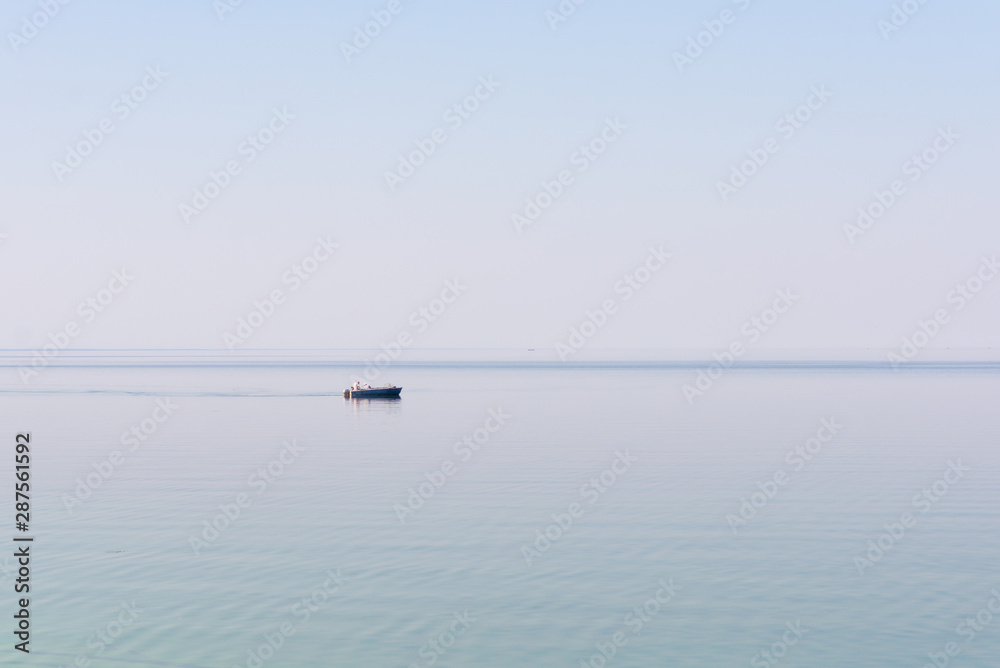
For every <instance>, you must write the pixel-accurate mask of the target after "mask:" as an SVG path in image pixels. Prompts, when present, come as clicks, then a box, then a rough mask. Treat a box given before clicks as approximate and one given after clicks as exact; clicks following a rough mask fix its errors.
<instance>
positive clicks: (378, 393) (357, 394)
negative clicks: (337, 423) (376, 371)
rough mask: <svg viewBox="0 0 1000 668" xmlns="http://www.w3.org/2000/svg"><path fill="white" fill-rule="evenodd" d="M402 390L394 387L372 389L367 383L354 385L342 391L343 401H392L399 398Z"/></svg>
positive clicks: (385, 386) (386, 386)
mask: <svg viewBox="0 0 1000 668" xmlns="http://www.w3.org/2000/svg"><path fill="white" fill-rule="evenodd" d="M402 391H403V388H401V387H396V386H395V385H383V386H382V387H372V386H370V385H369V384H368V383H354V385H351V386H350V387H349V388H347V389H346V390H344V398H345V399H392V398H395V397H398V396H399V393H400V392H402Z"/></svg>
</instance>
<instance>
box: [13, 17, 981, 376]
mask: <svg viewBox="0 0 1000 668" xmlns="http://www.w3.org/2000/svg"><path fill="white" fill-rule="evenodd" d="M234 5H235V6H234ZM560 7H562V12H563V13H560ZM907 10H909V12H910V13H907ZM46 11H48V13H49V14H51V16H48V15H46V14H45V13H44V12H46ZM998 18H1000V6H998V5H997V4H996V3H991V2H986V1H985V0H955V1H952V2H948V3H945V2H934V1H927V2H924V3H923V4H920V3H919V2H917V1H916V0H910V1H909V2H905V3H899V2H897V3H895V4H894V3H893V2H890V1H888V0H885V1H883V0H866V1H861V0H845V1H843V2H837V3H802V2H793V1H792V0H769V1H765V0H738V1H731V0H714V1H711V2H685V3H676V2H675V3H662V2H651V1H648V2H647V1H640V0H634V1H619V2H609V1H608V0H587V1H586V2H583V3H582V4H580V5H577V4H576V3H575V2H574V1H573V0H566V1H565V2H562V4H561V5H560V3H559V2H557V0H508V1H505V2H485V3H472V2H459V1H458V0H398V1H396V2H390V1H389V0H376V1H364V2H318V1H313V0H299V1H297V2H282V3H279V2H266V1H265V0H243V1H242V2H240V3H238V4H236V0H218V1H217V2H213V0H177V1H174V2H170V3H162V2H149V1H145V2H137V1H134V0H133V1H130V2H124V1H112V0H108V1H104V2H99V3H98V2H87V1H85V0H70V1H68V2H67V3H66V4H63V3H62V2H60V0H42V1H41V2H38V1H37V0H36V1H34V2H32V1H25V0H11V1H10V2H6V3H4V5H3V7H2V9H0V32H2V33H3V35H4V40H3V44H2V45H0V77H2V84H3V91H4V95H3V99H2V101H0V118H2V120H3V122H2V123H0V140H2V145H3V147H4V151H3V155H2V158H0V196H2V213H0V235H3V236H0V280H2V282H3V285H4V286H5V289H4V290H2V291H0V292H2V293H0V308H2V309H3V312H4V322H5V323H6V326H4V327H2V328H0V348H5V349H19V350H38V349H40V348H41V346H43V345H45V344H47V343H51V342H53V341H55V343H52V345H59V342H61V341H63V337H62V336H61V334H60V333H61V332H66V331H67V327H68V328H69V330H70V331H73V332H76V334H75V335H72V336H71V335H70V334H67V335H66V336H67V341H68V343H67V344H66V349H67V350H73V349H76V350H83V349H94V348H142V349H150V348H153V349H160V348H163V349H167V348H171V349H173V348H182V349H187V348H191V349H209V350H216V349H217V350H219V351H220V352H228V351H241V350H243V351H246V350H250V349H340V348H378V347H380V346H382V345H384V344H385V345H389V344H390V343H391V342H393V341H399V340H400V337H401V336H402V337H403V340H405V341H409V343H403V344H401V347H403V348H409V349H411V350H417V349H423V348H473V349H496V348H504V349H514V350H526V349H529V348H535V349H537V350H540V351H548V352H549V353H552V354H554V353H557V352H559V350H562V351H563V355H562V357H563V358H567V357H568V358H576V357H578V356H582V355H583V354H584V353H586V354H589V355H600V354H601V353H600V351H602V350H622V349H624V350H636V351H638V350H656V351H661V352H662V351H668V352H669V351H686V350H688V351H689V350H714V351H718V350H723V349H729V348H730V347H731V346H732V345H733V344H734V343H739V344H743V345H745V346H746V347H747V348H750V349H752V350H754V351H758V352H765V351H769V350H774V351H779V350H780V351H823V350H833V349H836V350H840V351H848V353H849V354H850V351H856V352H857V353H858V354H859V355H860V354H862V353H861V351H867V350H872V349H874V350H879V351H893V350H900V351H901V350H902V349H903V348H904V341H903V340H904V339H906V338H908V339H910V340H911V342H912V341H913V336H914V335H915V334H918V333H919V332H924V333H925V336H926V341H924V340H920V339H919V334H918V341H917V343H923V344H924V345H923V346H920V350H921V352H920V354H921V355H932V354H933V353H932V350H934V349H946V348H947V349H953V350H954V349H970V350H971V349H975V350H980V349H987V348H991V347H992V348H996V344H997V333H998V331H1000V327H998V325H1000V316H998V314H1000V308H998V307H1000V280H997V281H991V279H992V278H993V274H995V273H996V270H995V269H993V268H992V267H993V261H992V260H991V258H993V257H994V254H997V253H1000V231H998V230H1000V228H998V226H997V225H996V213H997V206H996V200H995V193H996V185H995V183H996V180H997V177H998V168H997V160H998V156H1000V129H998V127H997V125H996V122H995V119H996V109H997V106H998V101H1000V99H998V97H1000V96H998V77H997V73H998V65H1000V43H998V42H997V40H996V30H995V26H996V24H997V20H998ZM379 21H381V22H382V23H383V24H384V25H381V24H379V23H378V22H379ZM32 22H34V23H32ZM38 25H41V27H37V26H38ZM366 26H367V29H368V31H369V33H371V34H374V35H375V36H374V37H367V36H364V31H365V29H366ZM359 35H360V37H359ZM699 41H700V44H699ZM477 94H478V97H477ZM455 105H459V110H461V112H459V111H456V110H455ZM462 105H464V106H462ZM810 105H811V106H810ZM796 114H798V116H797V117H796ZM788 115H790V116H788ZM786 116H788V117H787V118H786ZM783 119H784V120H783ZM102 128H103V130H102ZM602 133H603V136H602ZM435 138H436V139H435ZM935 142H937V144H936V145H935ZM588 145H589V146H590V147H591V148H590V149H588V153H586V154H585V153H584V152H582V151H581V147H583V148H586V147H587V146H588ZM81 146H82V148H80V147H81ZM421 147H423V148H421ZM77 148H79V149H80V150H78V151H77V150H76V149H77ZM414 152H416V153H414ZM80 153H86V155H79V154H80ZM922 155H923V156H925V157H924V158H921V156H922ZM414 156H415V157H414ZM914 156H916V158H917V160H921V162H920V163H917V162H916V161H914ZM411 157H413V162H417V163H419V164H417V165H415V166H410V165H403V168H402V170H401V168H400V166H401V161H403V160H406V161H409V159H410V158H411ZM931 159H933V161H932V162H930V161H931ZM747 161H750V162H747ZM411 167H412V172H411ZM227 169H229V170H230V171H229V172H227ZM734 169H735V170H736V174H735V176H734ZM741 169H742V170H743V173H742V174H741V173H740V172H739V170H741ZM393 172H395V176H389V177H387V173H390V174H391V173H393ZM746 174H749V176H747V175H746ZM213 175H214V179H215V181H214V183H213ZM560 179H562V183H560ZM216 184H220V185H219V186H216ZM222 186H224V187H222ZM206 187H207V191H206ZM894 187H895V193H894V192H893V190H894ZM546 188H547V189H548V190H546ZM199 193H200V194H199ZM208 194H211V195H213V196H212V197H208V196H207V195H208ZM553 194H554V196H553ZM202 197H204V199H200V198H202ZM880 200H881V203H880ZM532 201H534V204H532ZM199 203H200V204H201V205H204V206H203V209H199V208H197V205H198V204H199ZM539 204H544V205H545V206H544V207H543V206H539ZM533 206H537V207H538V209H537V211H536V210H535V209H533V208H532V207H533ZM859 208H860V209H862V210H866V209H867V210H869V211H871V212H875V213H878V214H880V215H878V216H874V217H873V218H872V219H871V222H870V223H867V222H866V223H865V224H866V225H867V229H862V228H861V227H859V226H858V224H857V221H858V218H859ZM535 213H537V214H538V215H537V216H535V215H534V214H535ZM515 214H516V215H518V216H520V218H517V217H515ZM529 215H530V219H529ZM665 255H669V258H666V259H656V258H664V257H665ZM306 258H313V259H310V260H307V259H306ZM984 258H985V260H984ZM304 266H305V267H306V268H303V267H304ZM653 266H655V267H656V269H655V270H652V269H651V267H653ZM296 267H298V269H296ZM308 268H312V269H313V270H314V271H312V273H310V272H309V271H307V269H308ZM296 271H298V272H301V274H297V273H296ZM115 272H118V274H117V276H118V278H116V273H115ZM306 276H307V277H308V278H305V277H306ZM627 277H628V278H627ZM987 277H988V278H987ZM629 280H631V281H633V282H634V283H635V284H636V285H640V286H641V288H634V289H633V288H629V287H628V286H629V285H630V284H629V282H628V281H629ZM970 281H971V283H969V282H970ZM449 286H450V287H449ZM959 287H961V288H962V289H964V290H965V291H966V292H967V293H968V295H969V296H968V297H965V296H962V295H963V294H965V293H963V292H962V291H961V290H960V289H959ZM977 289H978V290H977ZM275 291H280V292H277V293H276V292H275ZM779 291H783V293H781V292H779ZM275 294H277V295H278V299H277V300H275V301H274V302H272V301H270V299H271V297H273V296H274V295H275ZM781 294H785V295H788V296H790V298H786V300H785V302H787V303H788V305H787V307H786V305H785V302H782V303H781V304H778V305H777V306H780V307H781V308H782V309H784V312H781V313H778V310H777V306H776V305H775V303H776V300H780V299H781V297H780V295H781ZM88 299H89V300H95V301H96V303H97V304H98V306H100V309H98V308H97V307H94V306H92V305H91V306H87V300H88ZM102 300H103V302H104V303H102ZM81 305H82V306H81ZM768 308H774V309H775V310H774V311H773V312H771V313H768V312H767V309H768ZM421 309H424V310H425V313H423V314H421ZM605 309H606V310H605ZM255 312H256V313H258V314H259V315H257V316H253V315H252V314H253V313H255ZM942 312H943V313H942ZM428 314H429V315H428ZM774 316H776V317H774ZM755 317H757V318H758V319H760V318H764V321H769V322H770V324H766V325H764V326H759V325H757V324H753V320H752V319H753V318H755ZM241 319H242V320H244V321H245V322H246V324H245V325H242V326H241V323H240V321H241ZM764 321H762V322H764ZM931 321H935V322H936V324H937V326H936V327H935V322H931ZM588 322H590V323H594V324H593V325H592V326H591V325H586V324H585V323H588ZM74 325H75V327H74ZM241 327H242V329H241ZM574 330H576V332H578V334H576V335H574ZM243 334H246V335H247V336H243ZM574 336H575V337H576V338H575V339H574ZM573 341H576V342H577V343H581V344H582V345H580V346H575V345H574V343H573ZM560 346H563V347H562V348H560ZM567 346H568V348H569V349H571V350H572V352H570V353H566V347H567ZM817 354H819V353H817ZM984 354H985V353H984Z"/></svg>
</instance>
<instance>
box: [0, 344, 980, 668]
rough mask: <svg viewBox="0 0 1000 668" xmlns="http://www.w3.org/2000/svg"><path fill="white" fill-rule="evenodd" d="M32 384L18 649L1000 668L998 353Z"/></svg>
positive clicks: (193, 374)
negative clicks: (359, 391)
mask: <svg viewBox="0 0 1000 668" xmlns="http://www.w3.org/2000/svg"><path fill="white" fill-rule="evenodd" d="M5 371H7V372H9V373H8V374H7V375H6V376H5V378H7V381H5V382H3V383H0V424H2V425H3V430H2V433H0V438H2V439H3V440H5V441H6V447H5V451H6V454H5V455H4V456H5V457H7V458H8V464H7V465H6V466H5V467H4V470H5V474H4V478H5V480H4V483H3V484H4V486H5V487H6V489H7V493H6V495H5V498H7V499H8V504H9V505H8V507H7V508H6V509H4V510H5V511H6V513H8V518H9V524H8V531H7V534H8V536H7V538H8V540H9V541H10V542H9V543H8V545H9V548H8V550H5V551H4V556H3V557H0V579H2V582H0V591H2V592H3V593H2V595H0V608H2V614H3V616H4V617H5V618H6V619H7V620H8V622H7V624H6V625H4V628H3V630H2V639H3V640H2V643H0V661H2V663H3V664H5V665H16V666H87V667H93V668H104V667H108V668H116V667H122V666H136V667H139V666H171V667H174V666H177V667H180V666H184V667H199V668H233V667H236V666H239V667H244V668H261V667H268V668H270V667H272V666H273V667H278V666H281V667H289V668H291V667H296V668H305V667H313V666H315V667H323V668H330V667H334V666H336V667H340V666H343V667H352V668H353V667H365V668H368V667H374V666H378V667H392V668H397V667H398V668H412V667H418V668H430V667H431V666H435V667H449V666H451V667H455V668H459V667H465V666H491V667H492V666H496V667H498V668H500V667H509V666H539V667H546V668H548V667H552V668H555V667H562V666H565V667H567V668H585V667H587V666H591V667H593V668H603V667H604V666H608V667H616V668H617V667H620V668H640V667H641V668H646V667H653V666H671V667H698V668H709V667H718V666H752V667H759V666H767V667H770V666H782V667H783V668H784V667H788V668H791V667H794V666H803V667H805V666H808V667H826V666H831V667H832V666H852V667H858V668H860V667H867V666H871V667H876V666H877V667H884V666H894V667H895V666H913V667H914V668H922V667H923V666H928V665H929V666H937V667H939V668H940V667H943V666H946V665H951V666H998V665H1000V658H998V657H1000V454H998V452H1000V451H998V448H997V445H998V438H1000V410H998V398H1000V368H998V367H997V365H996V364H976V363H963V364H927V365H917V364H914V365H908V366H907V367H905V368H901V369H891V368H888V367H887V366H886V365H884V364H869V363H857V364H852V363H839V364H820V363H816V364H811V363H803V362H798V363H781V362H769V363H761V364H754V365H743V366H739V365H737V366H734V367H732V368H725V369H722V368H719V367H716V368H715V370H714V372H713V374H712V377H711V378H709V377H705V378H700V377H699V372H700V368H699V366H698V365H697V364H694V363H685V364H670V363H665V362H650V363H643V362H642V361H630V362H628V363H606V364H586V363H581V364H573V363H569V364H529V363H517V362H510V363H504V362H491V361H487V362H461V361H450V362H447V363H440V364H436V363H433V362H421V363H413V364H402V363H400V364H395V365H391V366H386V367H384V368H382V369H380V370H379V378H378V379H377V381H376V382H373V384H375V385H379V384H382V383H393V384H396V385H400V386H402V387H403V392H402V395H401V397H400V398H399V399H397V400H355V399H345V398H344V397H343V396H342V391H343V389H344V388H345V387H347V386H348V385H350V382H351V378H352V374H354V377H357V373H358V369H356V368H350V367H349V366H346V365H345V364H342V363H322V364H314V363H310V362H309V360H301V359H299V360H295V361H289V360H287V359H286V360H279V361H272V362H269V363H267V364H253V363H246V364H221V363H219V364H215V363H212V361H211V360H205V359H197V360H190V359H189V360H186V361H185V363H183V364H176V365H175V364H171V363H170V361H169V360H168V361H167V362H165V363H162V364H142V363H134V364H120V363H115V364H112V363H102V362H95V363H94V364H91V365H80V366H75V367H56V366H53V367H51V368H44V369H43V370H42V371H41V373H39V374H38V377H37V378H35V377H33V378H31V379H30V382H28V383H25V382H22V381H21V380H20V379H19V378H18V377H17V375H16V373H15V372H14V369H13V368H9V369H6V370H5ZM19 435H24V436H25V437H27V438H22V439H19ZM29 439H30V440H29ZM19 440H22V441H24V440H28V442H29V443H30V446H29V448H28V449H29V454H30V457H29V462H30V463H29V466H30V469H29V470H28V473H29V479H28V481H29V491H28V496H29V500H28V501H27V503H28V504H29V506H28V509H29V510H28V513H27V514H28V515H29V517H28V518H27V519H28V520H29V521H28V522H26V523H25V524H26V525H27V526H26V527H24V528H23V529H19V528H18V527H17V525H16V524H15V514H16V508H15V503H16V502H20V500H19V499H15V488H14V485H15V484H16V483H17V482H18V481H16V480H15V472H16V469H15V456H16V451H17V446H16V444H17V442H18V441H19ZM16 538H31V539H32V540H31V541H30V542H29V541H18V542H15V541H14V539H16ZM25 545H28V546H30V547H29V548H28V549H29V554H30V558H29V559H27V560H28V561H29V565H28V566H27V569H28V571H29V574H28V575H27V576H24V573H23V570H21V569H22V566H21V564H19V561H24V558H19V557H17V556H15V552H16V551H17V550H19V549H22V548H23V546H25ZM22 580H24V581H23V582H22ZM19 583H20V585H24V586H26V587H27V588H26V589H22V590H19V591H20V593H18V591H16V589H15V588H16V587H18V586H19ZM25 592H27V593H25ZM21 599H27V600H28V602H27V607H26V608H25V609H27V610H28V621H27V627H28V629H27V631H22V633H26V634H27V637H28V639H29V640H28V644H27V645H24V646H23V648H25V649H28V650H29V652H28V653H25V652H23V651H21V650H19V649H17V648H16V646H17V645H18V644H19V643H22V642H23V637H22V638H19V637H18V636H17V635H16V632H17V631H18V630H19V629H23V628H24V624H23V622H24V616H23V615H22V617H21V618H20V619H19V618H18V617H16V616H15V615H18V614H21V613H20V612H19V611H20V610H22V603H21ZM12 622H13V623H12Z"/></svg>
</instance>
